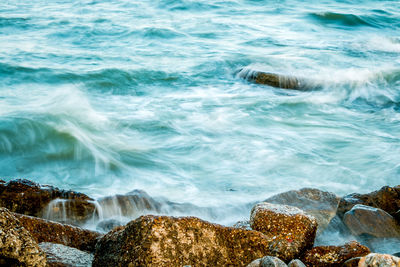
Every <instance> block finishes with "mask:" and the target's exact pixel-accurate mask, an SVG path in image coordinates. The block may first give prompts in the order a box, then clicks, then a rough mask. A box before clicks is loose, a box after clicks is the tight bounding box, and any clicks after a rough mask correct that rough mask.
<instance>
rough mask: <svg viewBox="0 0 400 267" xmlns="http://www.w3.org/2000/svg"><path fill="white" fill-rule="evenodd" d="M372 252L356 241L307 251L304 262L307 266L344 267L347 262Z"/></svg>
mask: <svg viewBox="0 0 400 267" xmlns="http://www.w3.org/2000/svg"><path fill="white" fill-rule="evenodd" d="M369 253H370V250H369V249H368V248H367V247H365V246H363V245H361V244H360V243H358V242H356V241H351V242H348V243H346V244H344V245H342V246H320V247H314V248H312V249H310V250H307V251H306V252H305V253H304V254H303V256H302V259H301V260H302V262H304V263H305V264H306V265H307V266H321V267H325V266H326V267H329V266H332V267H334V266H342V265H343V264H344V262H345V261H347V260H349V259H351V258H355V257H360V256H365V255H368V254H369Z"/></svg>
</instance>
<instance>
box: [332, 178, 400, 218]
mask: <svg viewBox="0 0 400 267" xmlns="http://www.w3.org/2000/svg"><path fill="white" fill-rule="evenodd" d="M356 204H362V205H366V206H371V207H375V208H380V209H382V210H384V211H386V212H387V213H389V214H390V215H392V216H393V215H394V214H395V213H396V212H397V211H398V210H400V185H397V186H395V187H389V186H384V187H382V188H381V189H379V190H377V191H374V192H371V193H368V194H356V193H354V194H350V195H347V196H344V197H343V198H341V199H340V202H339V207H338V211H337V214H338V215H339V217H340V218H343V216H344V214H345V213H346V212H348V211H349V210H351V209H352V208H353V206H354V205H356Z"/></svg>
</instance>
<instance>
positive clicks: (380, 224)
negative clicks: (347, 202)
mask: <svg viewBox="0 0 400 267" xmlns="http://www.w3.org/2000/svg"><path fill="white" fill-rule="evenodd" d="M343 222H344V223H345V224H346V226H347V227H348V228H349V229H350V231H351V232H352V233H353V234H354V235H363V234H364V235H365V234H366V235H370V236H374V237H397V238H400V226H399V225H398V224H397V222H396V220H395V219H394V218H393V217H392V216H390V214H388V213H387V212H386V211H384V210H381V209H379V208H374V207H369V206H365V205H360V204H357V205H355V206H354V207H353V208H352V209H351V210H350V211H348V212H346V213H345V214H344V217H343Z"/></svg>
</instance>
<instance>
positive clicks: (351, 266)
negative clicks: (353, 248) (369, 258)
mask: <svg viewBox="0 0 400 267" xmlns="http://www.w3.org/2000/svg"><path fill="white" fill-rule="evenodd" d="M360 259H361V257H356V258H351V259H350V260H347V261H345V262H344V263H343V266H342V267H358V262H359V261H360Z"/></svg>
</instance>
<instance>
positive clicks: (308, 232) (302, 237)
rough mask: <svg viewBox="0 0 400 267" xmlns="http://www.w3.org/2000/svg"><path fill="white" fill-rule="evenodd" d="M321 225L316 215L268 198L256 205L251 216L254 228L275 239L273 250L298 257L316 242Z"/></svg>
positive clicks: (271, 246)
mask: <svg viewBox="0 0 400 267" xmlns="http://www.w3.org/2000/svg"><path fill="white" fill-rule="evenodd" d="M317 225H318V224H317V222H316V220H315V218H314V217H313V216H311V215H308V214H306V213H304V211H302V210H300V209H299V208H296V207H293V206H287V205H278V204H271V203H267V202H262V203H259V204H257V205H255V206H254V207H253V209H252V211H251V216H250V226H251V228H252V229H253V230H256V231H260V232H262V233H263V234H265V235H266V236H268V237H269V238H271V239H273V242H272V244H271V245H270V248H271V250H272V251H273V252H279V255H281V256H282V254H283V255H284V258H285V259H294V258H296V257H298V256H299V255H300V254H301V253H302V252H303V251H304V250H306V249H307V248H311V247H312V246H313V244H314V239H315V234H316V231H317ZM273 256H276V255H273ZM280 258H282V257H280ZM282 259H283V258H282Z"/></svg>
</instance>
